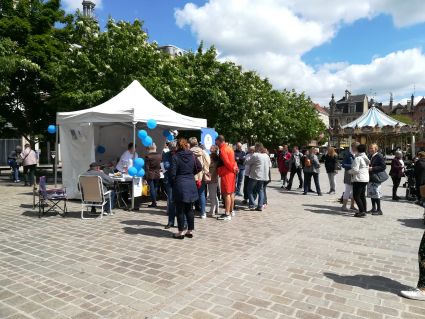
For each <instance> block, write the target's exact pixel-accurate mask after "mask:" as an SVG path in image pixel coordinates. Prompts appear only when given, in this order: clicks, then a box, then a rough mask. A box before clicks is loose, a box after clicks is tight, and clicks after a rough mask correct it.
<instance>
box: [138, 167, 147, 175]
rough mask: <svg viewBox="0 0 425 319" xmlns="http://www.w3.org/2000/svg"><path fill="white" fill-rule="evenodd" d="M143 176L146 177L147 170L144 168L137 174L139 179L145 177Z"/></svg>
mask: <svg viewBox="0 0 425 319" xmlns="http://www.w3.org/2000/svg"><path fill="white" fill-rule="evenodd" d="M143 176H145V170H144V169H143V168H141V169H139V171H138V172H137V177H143Z"/></svg>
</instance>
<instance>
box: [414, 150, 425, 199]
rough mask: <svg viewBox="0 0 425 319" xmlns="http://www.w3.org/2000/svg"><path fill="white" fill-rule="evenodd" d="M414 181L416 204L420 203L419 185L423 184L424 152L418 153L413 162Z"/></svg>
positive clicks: (424, 179)
mask: <svg viewBox="0 0 425 319" xmlns="http://www.w3.org/2000/svg"><path fill="white" fill-rule="evenodd" d="M415 182H416V192H417V193H416V195H417V197H418V204H420V203H422V196H421V186H422V185H425V152H419V153H418V160H417V161H416V162H415Z"/></svg>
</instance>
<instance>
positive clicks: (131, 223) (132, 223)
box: [121, 220, 164, 227]
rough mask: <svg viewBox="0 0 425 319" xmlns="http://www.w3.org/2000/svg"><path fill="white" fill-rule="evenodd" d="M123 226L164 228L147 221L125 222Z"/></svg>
mask: <svg viewBox="0 0 425 319" xmlns="http://www.w3.org/2000/svg"><path fill="white" fill-rule="evenodd" d="M121 224H124V225H132V226H152V227H156V226H164V225H162V224H159V223H155V222H150V221H147V220H123V221H122V222H121Z"/></svg>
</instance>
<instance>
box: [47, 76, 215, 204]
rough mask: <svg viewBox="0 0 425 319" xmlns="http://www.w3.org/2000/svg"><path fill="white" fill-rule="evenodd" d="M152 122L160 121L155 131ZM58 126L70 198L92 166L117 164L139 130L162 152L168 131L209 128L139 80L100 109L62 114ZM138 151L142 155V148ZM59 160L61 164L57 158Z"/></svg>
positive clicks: (57, 121)
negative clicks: (175, 108) (170, 105)
mask: <svg viewBox="0 0 425 319" xmlns="http://www.w3.org/2000/svg"><path fill="white" fill-rule="evenodd" d="M150 119H154V120H156V122H157V125H158V126H157V128H155V129H154V130H147V129H146V123H147V121H148V120H150ZM56 124H57V126H58V128H59V130H58V131H59V134H60V148H61V158H62V181H63V182H62V183H63V186H64V187H66V188H67V194H68V196H69V197H70V198H78V196H79V192H78V188H77V183H78V181H77V179H78V176H79V175H80V174H81V173H83V172H85V171H86V170H87V169H88V166H89V164H90V163H91V162H94V161H97V162H100V163H105V164H106V163H109V162H112V161H116V160H117V158H119V156H120V155H121V154H122V153H123V152H124V151H125V150H126V149H127V145H128V143H130V142H133V143H135V142H136V134H137V133H136V130H137V129H141V128H143V129H146V130H147V131H148V134H149V135H150V136H151V137H152V139H153V141H154V142H155V143H156V144H157V146H158V151H161V150H162V147H163V145H164V143H165V141H166V138H165V137H164V136H163V131H164V130H165V129H169V130H176V129H177V130H179V129H180V130H200V129H201V128H204V127H207V121H206V120H205V119H199V118H193V117H189V116H185V115H182V114H179V113H177V112H174V111H173V110H170V109H169V108H167V107H166V106H164V105H163V104H162V103H161V102H159V101H158V100H156V99H155V98H154V97H153V96H152V95H151V94H150V93H149V92H148V91H146V89H145V88H144V87H143V86H142V85H141V84H140V83H139V82H138V81H133V83H131V84H130V85H129V86H128V87H127V88H125V89H124V90H123V91H122V92H120V93H119V94H118V95H116V96H115V97H113V98H111V99H110V100H109V101H106V102H105V103H102V104H100V105H98V106H95V107H92V108H89V109H86V110H80V111H75V112H61V113H58V114H57V118H56ZM57 140H58V137H57V136H56V141H57ZM136 144H139V143H136ZM100 145H101V146H103V149H104V150H105V152H103V153H102V154H100V153H99V152H97V151H96V150H97V149H98V147H99V146H100ZM56 147H57V146H56ZM56 149H57V148H56ZM138 152H139V155H140V147H139V150H138ZM55 160H56V164H57V156H56V159H55Z"/></svg>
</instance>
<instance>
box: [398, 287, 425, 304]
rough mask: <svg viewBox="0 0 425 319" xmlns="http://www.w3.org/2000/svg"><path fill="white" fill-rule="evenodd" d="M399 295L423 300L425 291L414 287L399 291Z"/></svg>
mask: <svg viewBox="0 0 425 319" xmlns="http://www.w3.org/2000/svg"><path fill="white" fill-rule="evenodd" d="M400 295H402V296H403V297H404V298H408V299H413V300H421V301H425V292H424V291H423V290H420V289H418V288H416V289H414V290H404V291H400Z"/></svg>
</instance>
